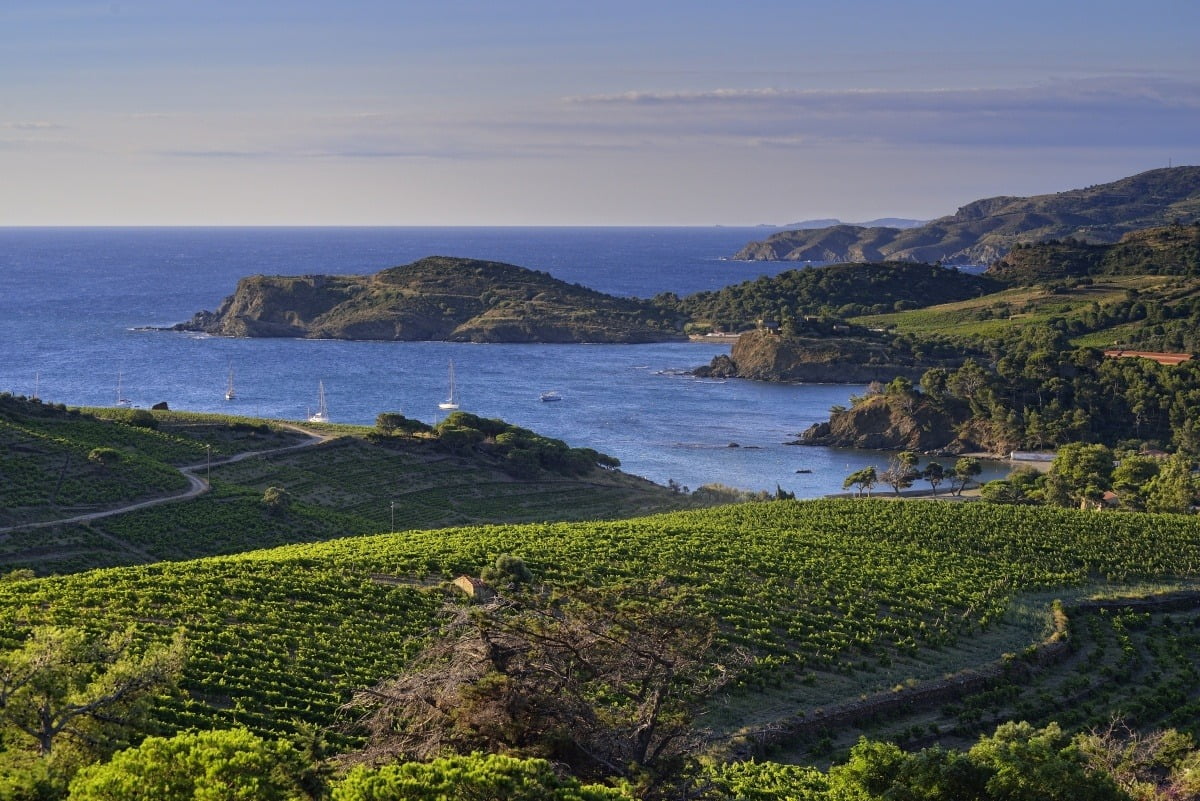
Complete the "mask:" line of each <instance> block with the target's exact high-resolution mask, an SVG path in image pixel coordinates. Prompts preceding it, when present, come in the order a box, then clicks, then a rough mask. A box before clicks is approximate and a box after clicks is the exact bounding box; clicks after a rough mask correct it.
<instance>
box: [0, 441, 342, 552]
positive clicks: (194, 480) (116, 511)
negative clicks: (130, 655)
mask: <svg viewBox="0 0 1200 801" xmlns="http://www.w3.org/2000/svg"><path fill="white" fill-rule="evenodd" d="M281 427H282V428H287V429H290V430H292V431H296V432H298V433H301V434H304V435H305V436H307V437H308V439H307V440H305V441H304V442H300V443H297V444H296V445H285V446H284V447H282V448H271V449H270V450H265V451H243V452H242V453H237V454H234V455H233V456H227V457H225V458H224V459H218V460H216V461H212V462H210V461H207V460H206V461H204V462H202V463H200V464H193V465H188V466H186V467H181V468H179V472H180V473H182V474H183V476H184V478H186V479H187V480H188V488H187V489H185V490H184V491H183V492H179V493H176V494H174V495H164V496H163V497H161V498H151V499H150V500H148V501H138V502H137V503H130V504H126V505H125V506H117V507H114V508H112V509H105V510H104V511H101V512H88V513H87V514H82V515H74V516H72V517H62V518H59V519H57V520H42V521H39V522H37V523H20V524H18V525H15V526H4V527H3V528H0V534H5V533H7V532H10V531H25V530H27V529H33V528H49V527H51V526H62V525H71V524H74V523H90V522H91V521H93V520H99V519H101V518H104V517H113V516H114V515H123V514H125V513H127V512H136V511H137V510H139V509H147V508H149V507H151V506H160V505H162V504H164V503H177V502H178V501H186V500H190V499H192V498H195V497H198V496H200V495H203V494H204V493H206V492H208V490H209V483H208V479H207V478H203V477H201V476H200V473H207V471H208V470H209V469H210V468H212V467H220V466H221V465H226V464H233V463H234V462H240V461H242V460H243V459H249V458H252V457H254V456H270V455H272V454H276V453H285V452H287V451H295V450H300V449H301V448H311V447H312V446H314V445H320V444H321V443H322V442H328V441H329V440H331V439H333V437H332V435H328V434H318V433H316V432H315V431H310V430H308V429H306V428H301V427H300V426H296V425H291V424H286V423H285V424H281ZM101 536H103V537H105V539H109V540H110V541H112V542H113V544H114V545H121V546H122V547H124V548H126V549H128V550H129V551H132V552H133V553H137V554H139V555H141V556H144V557H146V558H148V559H151V560H153V558H154V557H152V556H150V554H147V553H145V552H143V551H140V550H138V549H137V548H134V547H133V546H132V545H129V544H128V543H125V542H121V541H120V540H118V539H116V538H114V537H110V536H109V535H106V534H103V533H101Z"/></svg>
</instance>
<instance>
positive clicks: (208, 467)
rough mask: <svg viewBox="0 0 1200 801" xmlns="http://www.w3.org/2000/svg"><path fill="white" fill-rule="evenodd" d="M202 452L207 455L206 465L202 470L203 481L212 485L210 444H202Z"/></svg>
mask: <svg viewBox="0 0 1200 801" xmlns="http://www.w3.org/2000/svg"><path fill="white" fill-rule="evenodd" d="M204 450H205V451H206V452H207V453H208V459H207V463H206V465H205V468H204V480H205V481H207V482H208V483H209V484H211V483H212V443H211V442H206V443H205V444H204Z"/></svg>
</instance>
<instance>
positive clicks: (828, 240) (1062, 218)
mask: <svg viewBox="0 0 1200 801" xmlns="http://www.w3.org/2000/svg"><path fill="white" fill-rule="evenodd" d="M1198 219H1200V167H1171V168H1165V169H1158V170H1150V171H1148V172H1143V173H1140V174H1138V175H1134V176H1131V177H1128V178H1122V179H1121V180H1118V181H1113V182H1112V183H1107V184H1099V185H1096V186H1090V187H1087V188H1086V189H1073V190H1070V191H1067V192H1057V193H1055V194H1051V195H1036V196H1033V197H1005V196H1001V197H992V198H986V199H983V200H976V201H974V202H973V203H969V204H967V205H966V206H963V207H962V208H960V209H959V210H958V211H957V212H955V213H954V214H952V215H950V216H948V217H940V218H938V219H936V220H932V221H931V222H928V223H926V224H925V225H921V226H918V227H916V228H910V229H904V230H902V229H899V228H883V227H873V228H862V227H857V226H850V225H838V226H833V227H830V228H818V229H814V230H806V231H785V232H781V233H777V234H775V235H773V236H771V237H770V238H768V239H766V240H765V241H761V242H752V243H750V244H748V245H746V246H745V247H744V248H742V249H741V250H740V251H738V252H737V253H736V254H735V255H734V256H733V258H735V259H743V260H757V261H780V260H782V261H882V260H887V259H898V260H906V261H924V262H934V261H941V262H943V263H948V264H990V263H992V262H993V261H996V260H997V259H1000V258H1002V257H1003V256H1004V255H1005V254H1006V253H1008V252H1009V251H1010V250H1011V249H1012V248H1013V247H1014V246H1015V245H1017V244H1019V243H1029V242H1041V241H1044V240H1047V239H1063V238H1066V237H1073V238H1076V239H1082V240H1084V241H1087V242H1092V243H1106V242H1115V241H1117V240H1118V239H1120V237H1121V236H1122V235H1123V234H1125V233H1127V232H1129V231H1134V230H1137V229H1140V228H1149V227H1154V226H1162V225H1169V224H1171V223H1174V222H1176V221H1180V222H1183V223H1191V222H1195V221H1196V220H1198Z"/></svg>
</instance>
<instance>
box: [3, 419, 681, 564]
mask: <svg viewBox="0 0 1200 801" xmlns="http://www.w3.org/2000/svg"><path fill="white" fill-rule="evenodd" d="M5 403H6V404H8V405H9V406H12V407H13V408H12V410H10V411H11V413H10V414H7V415H5V414H0V445H5V446H7V447H4V448H2V449H0V460H2V461H0V490H3V491H0V529H3V528H4V527H5V526H6V525H20V524H24V523H36V522H39V521H53V520H59V519H63V518H67V517H71V516H74V515H77V514H81V513H90V512H95V511H100V510H111V509H114V508H117V507H121V506H124V505H127V504H129V503H132V502H137V501H142V500H145V499H147V498H155V497H163V496H168V495H174V494H178V493H179V492H181V491H182V490H184V489H186V488H187V486H188V481H187V479H186V478H185V477H184V476H182V475H181V474H180V473H179V471H178V469H177V466H179V465H192V466H197V465H201V466H205V465H210V464H211V468H209V469H203V470H200V471H199V473H200V476H201V477H205V478H207V479H211V481H212V483H213V486H214V488H215V491H214V492H213V493H212V494H208V495H202V496H200V497H198V498H195V499H192V500H188V501H186V502H182V503H170V504H164V505H161V506H155V507H152V508H144V509H138V510H133V511H129V512H125V513H122V514H120V515H115V516H112V517H105V518H103V519H98V520H91V521H88V522H86V523H64V524H59V525H55V526H46V527H42V528H25V529H20V528H17V529H14V530H11V531H7V532H5V531H0V572H4V570H5V569H6V568H7V569H14V568H32V569H34V570H35V571H37V572H38V573H39V574H46V573H56V572H57V573H61V572H75V571H79V570H86V569H89V568H94V567H111V566H116V565H122V564H144V563H150V562H154V561H157V560H160V559H188V558H195V557H199V556H210V555H216V554H229V553H239V552H243V551H249V550H254V549H258V548H265V547H272V546H276V545H283V544H287V543H293V542H315V541H322V540H328V539H332V538H336V537H342V536H350V535H358V534H364V533H368V532H378V531H384V530H389V529H391V528H392V527H393V526H394V527H395V529H397V530H408V529H414V528H433V527H440V526H448V525H461V524H469V523H481V522H492V521H541V520H563V519H572V520H579V519H601V518H613V517H628V516H630V515H635V514H640V513H645V512H652V511H661V510H664V509H675V508H679V507H680V506H681V505H683V504H685V503H687V499H685V498H683V497H681V496H677V495H675V494H673V493H671V492H670V491H669V490H668V489H666V488H665V487H660V486H657V485H655V484H652V483H651V482H648V481H645V480H643V479H640V478H637V477H634V476H629V475H625V474H623V473H620V472H616V471H610V470H600V469H596V470H594V471H593V472H592V474H590V475H582V476H571V477H564V476H560V475H555V474H554V473H552V472H548V471H541V472H540V473H538V474H537V475H534V476H530V477H527V478H524V479H520V480H518V479H515V478H513V477H512V476H510V475H508V474H507V473H505V472H504V470H503V469H502V465H501V464H500V463H499V462H498V461H497V460H495V459H489V458H487V456H486V454H479V453H473V452H456V451H452V450H449V451H448V450H447V449H446V448H444V447H439V445H438V443H437V442H436V441H434V440H431V439H429V438H399V437H396V438H383V439H372V438H371V437H370V434H371V432H372V429H369V428H364V427H362V426H337V425H321V426H312V427H311V428H313V429H315V430H319V431H320V432H321V433H322V434H324V435H326V436H330V437H333V439H331V440H330V441H327V442H325V443H323V444H321V445H319V446H316V447H312V448H309V447H304V448H295V449H288V448H293V447H294V446H296V445H298V444H303V443H306V442H308V440H307V439H306V437H305V435H304V434H303V432H301V431H300V430H298V429H295V428H294V427H290V426H289V425H288V424H284V423H273V422H264V421H258V420H248V419H241V418H228V417H222V416H217V415H200V414H187V413H177V412H165V413H164V412H154V413H153V415H151V413H149V412H145V411H144V410H134V412H141V413H142V414H143V415H151V416H149V417H143V419H142V421H141V422H143V423H146V422H148V423H149V424H151V425H154V426H156V427H154V428H147V427H143V426H139V425H130V424H129V420H130V416H131V414H133V412H131V411H130V410H123V409H93V410H90V412H85V413H80V412H69V411H67V410H65V409H56V408H54V407H48V406H43V405H41V404H38V403H29V402H27V401H24V400H20V399H13V398H9V399H8V400H7V401H5ZM4 408H7V407H4ZM0 412H3V408H0ZM210 449H211V459H210V457H209V451H210ZM94 450H100V451H101V452H103V453H104V454H105V456H104V458H103V459H99V458H89V455H93V456H94V454H93V453H92V452H93V451H94ZM248 453H256V454H257V455H256V456H255V457H254V458H247V459H243V460H241V461H237V462H230V463H223V461H224V460H225V459H228V458H234V457H237V456H242V455H245V454H248ZM52 471H53V473H52ZM268 487H282V488H284V489H286V490H287V493H288V495H289V497H290V499H291V503H289V504H288V507H287V509H286V510H277V509H270V508H268V507H267V506H265V505H264V504H263V503H262V497H263V494H264V492H265V490H266V489H267V488H268Z"/></svg>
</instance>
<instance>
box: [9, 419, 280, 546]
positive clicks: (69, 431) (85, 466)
mask: <svg viewBox="0 0 1200 801" xmlns="http://www.w3.org/2000/svg"><path fill="white" fill-rule="evenodd" d="M134 411H138V412H141V413H142V414H144V415H148V417H146V418H139V420H140V422H141V423H142V424H138V425H135V424H132V423H131V420H132V419H133V418H132V417H131V414H130V410H126V409H94V410H70V411H68V410H66V409H59V408H56V407H52V406H47V405H43V404H41V403H38V402H29V401H24V400H21V399H17V398H12V397H11V396H8V397H3V398H0V527H3V526H7V525H14V524H19V523H28V522H37V521H40V520H53V519H56V518H60V517H64V516H69V515H72V514H79V513H83V512H90V511H96V510H99V509H104V508H108V507H112V506H117V505H120V504H122V503H125V502H130V501H135V500H141V499H145V498H152V497H155V496H159V495H164V494H169V493H171V492H177V491H180V490H182V489H184V488H186V487H187V485H188V482H187V479H185V478H184V477H183V476H182V475H180V473H179V470H178V469H177V468H178V467H179V466H182V465H188V464H202V463H204V462H205V460H206V459H208V458H210V456H211V458H212V459H216V460H219V459H221V458H223V457H225V456H229V455H232V454H235V453H240V452H245V451H253V450H266V449H270V448H277V447H282V446H286V445H291V444H295V443H297V442H301V441H302V440H303V436H302V435H300V434H298V433H296V432H294V431H289V430H287V429H283V428H280V427H278V426H272V425H270V424H266V423H263V422H262V421H250V420H248V419H245V418H227V419H216V418H207V419H202V418H200V417H199V416H197V415H181V414H178V413H174V412H154V413H150V412H147V411H145V410H134ZM93 412H94V414H93ZM147 423H148V424H147Z"/></svg>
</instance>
